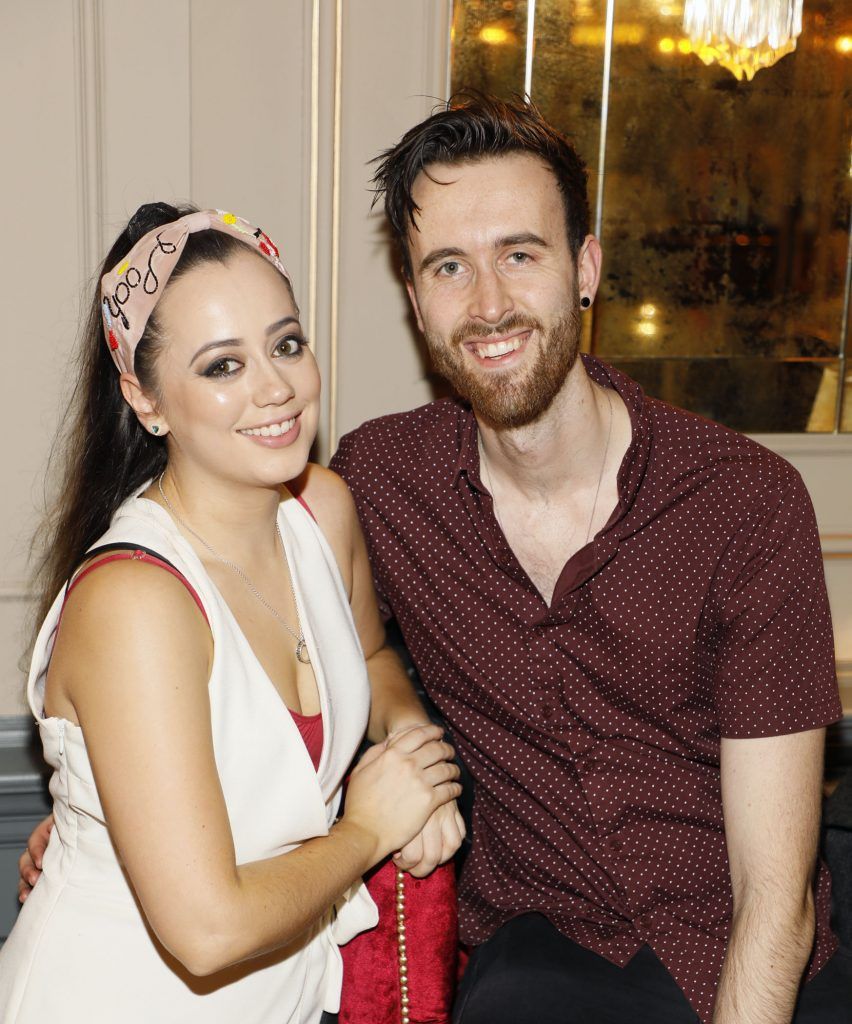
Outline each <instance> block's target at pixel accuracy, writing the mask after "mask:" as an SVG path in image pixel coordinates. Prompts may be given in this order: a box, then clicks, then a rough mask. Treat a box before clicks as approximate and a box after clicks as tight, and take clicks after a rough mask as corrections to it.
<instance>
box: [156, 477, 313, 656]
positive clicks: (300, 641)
mask: <svg viewBox="0 0 852 1024" xmlns="http://www.w3.org/2000/svg"><path fill="white" fill-rule="evenodd" d="M165 475H166V473H165V470H163V472H162V473H160V475H159V477H158V478H157V489H158V490H159V492H160V497H161V498H162V499H163V501H164V503H165V506H166V508H167V509H168V510H169V512H171V514H172V515H173V516H174V518H175V519H176V520H177V522H178V523H180V525H181V526H182V527H183V528H184V530H186V532H187V533H191V534H192V536H193V537H195V539H196V540H197V541H198V543H199V544H201V545H202V546H203V547H205V548H206V549H207V550H208V551H209V552H210V554H211V555H212V556H213V557H214V558H215V559H216V561H217V562H221V563H222V565H226V566H227V567H228V568H229V569H230V570H231V572H234V573H236V575H237V576H239V578H240V579H241V580H242V581H243V583H245V585H246V586H247V587H248V589H249V592H250V593H251V594H252V596H253V597H256V598H257V600H258V601H260V603H261V604H262V605H263V607H264V608H265V609H266V610H267V611H268V612H269V613H270V614H272V615H274V616H275V618H276V619H278V621H279V622H280V623H281V625H282V626H283V627H284V628H285V629H286V630H287V632H288V633H289V634H290V636H292V637H293V639H294V640H295V641H296V661H299V662H301V663H302V664H303V665H310V663H311V656H310V654H309V652H308V645H307V643H306V641H305V634H304V632H303V631H302V623H301V621H300V619H299V617H298V616H299V606H298V605H297V604H296V591H295V590H294V588H293V577H292V576H291V575H290V572H289V566H288V573H287V580H288V582H289V584H290V593H291V594H292V595H293V607H294V608H295V609H296V623H297V625H298V627H299V632H298V633H297V632H296V630H295V629H293V627H292V626H291V625H290V624H289V623H287V622H286V621H285V620H284V618H283V617H282V616H281V615H280V614H279V612H278V611H277V609H276V608H274V607H273V606H272V605H271V604H270V603H269V601H267V600H266V598H265V597H264V596H263V594H261V592H260V591H259V590H258V589H257V587H256V586H255V585H254V584H253V583H252V581H251V580H250V579H249V578H248V575H247V574H246V572H245V570H244V569H243V568H242V567H241V566H239V565H237V563H236V562H232V561H231V560H230V559H229V558H225V556H224V555H220V554H219V552H218V551H216V549H215V548H213V547H211V546H210V545H209V544H208V543H207V541H206V540H205V539H204V538H203V537H202V536H201V534H199V533H196V532H195V530H193V528H192V527H191V526H190V525H189V523H186V522H184V520H183V519H181V517H180V516H179V515H178V514H177V512H176V511H175V507H174V505H172V503H171V502H170V501H169V499H168V498H167V497H166V492H165V491H164V490H163V477H164V476H165ZM275 532H276V533H277V534H278V540H279V541H280V543H281V550H282V551H285V549H284V539H283V537H282V536H281V529H280V527H279V526H278V523H277V522H276V523H275ZM284 558H285V560H286V558H287V554H286V551H285V553H284Z"/></svg>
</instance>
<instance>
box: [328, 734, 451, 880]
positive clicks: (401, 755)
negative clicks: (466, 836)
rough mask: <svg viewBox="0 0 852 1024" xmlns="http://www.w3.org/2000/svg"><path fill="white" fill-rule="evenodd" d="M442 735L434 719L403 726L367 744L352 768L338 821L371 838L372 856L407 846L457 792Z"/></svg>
mask: <svg viewBox="0 0 852 1024" xmlns="http://www.w3.org/2000/svg"><path fill="white" fill-rule="evenodd" d="M442 735H443V732H442V730H441V728H440V727H439V726H437V725H421V726H417V727H416V728H411V729H406V730H405V731H404V732H400V733H397V734H396V735H394V736H392V737H389V738H388V739H387V740H385V741H384V742H383V743H377V744H376V745H375V746H374V747H371V748H370V750H369V751H367V753H366V754H365V755H364V757H363V758H362V759H361V761H360V762H359V763H358V765H357V766H356V767H355V769H354V770H353V772H352V775H351V777H350V779H349V787H348V789H347V793H346V810H345V813H344V815H343V819H342V823H346V824H347V825H349V826H350V827H351V826H355V827H357V828H359V829H360V830H362V831H363V832H365V833H367V834H368V835H369V836H370V837H371V838H372V842H373V844H374V852H375V862H378V861H379V860H381V859H382V858H384V857H385V856H387V855H388V854H389V853H392V852H393V851H395V850H401V849H403V848H404V847H405V846H407V844H408V843H410V842H411V840H412V839H413V838H414V837H415V836H416V835H417V834H418V833H420V832H421V831H422V829H423V827H424V826H425V825H426V822H427V821H429V820H430V819H431V818H432V817H433V815H434V814H435V812H436V811H437V810H438V809H439V808H440V807H443V806H444V805H446V804H450V803H452V802H453V801H454V800H455V799H456V798H457V797H458V796H459V795H460V793H461V785H460V784H459V783H458V782H457V781H456V780H457V779H458V777H459V769H458V767H457V766H456V765H455V764H453V763H452V757H453V748H452V747H451V746H450V745H449V744H448V743H444V742H443V741H442V739H441V737H442Z"/></svg>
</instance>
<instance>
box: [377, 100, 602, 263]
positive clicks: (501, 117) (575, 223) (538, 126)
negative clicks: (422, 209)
mask: <svg viewBox="0 0 852 1024" xmlns="http://www.w3.org/2000/svg"><path fill="white" fill-rule="evenodd" d="M508 153H531V154H533V155H534V156H538V157H540V158H541V159H542V160H543V161H544V162H545V163H546V164H548V165H549V166H550V168H551V170H552V171H553V173H554V175H555V176H556V181H557V183H558V185H559V190H560V191H561V193H562V201H563V203H564V205H565V223H566V227H567V231H568V244H569V246H570V248H571V254H572V255H573V256H574V257H575V259H576V257H577V254H578V253H579V251H580V248H581V246H582V244H583V240H584V239H585V237H586V235H587V234H588V233H589V199H588V195H587V192H586V177H587V175H586V165H585V164H584V163H583V160H582V159H581V158H580V156H579V155H578V153H577V151H576V150H575V149H574V147H573V146H572V145H571V143H570V142H569V141H568V140H567V139H566V138H565V137H564V136H563V135H560V133H559V132H557V131H556V129H555V128H553V127H551V125H549V124H548V123H547V121H545V120H544V118H543V117H542V116H541V114H540V113H539V112H538V111H537V110H536V108H535V107H534V106H533V105H532V104H531V103H527V102H525V101H523V100H517V101H513V102H504V101H503V100H499V99H497V98H496V97H495V96H489V95H486V94H484V93H480V92H476V91H472V90H471V91H468V90H466V91H464V92H459V93H456V94H455V95H454V96H451V97H450V99H449V100H448V101H447V103H446V106H444V107H442V108H441V109H440V110H438V111H437V112H436V113H434V114H433V115H432V116H431V117H428V118H426V120H425V121H421V122H420V124H417V125H415V126H414V127H413V128H411V129H410V130H409V131H407V132H406V133H405V135H403V137H402V138H401V139H400V140H399V142H398V143H397V144H396V145H395V146H392V147H391V148H390V149H386V150H385V151H384V152H383V153H380V154H379V156H378V157H376V162H378V167H377V168H376V172H375V174H374V176H373V184H374V185H375V197H374V199H373V204H374V205H375V203H376V202H378V200H379V198H380V197H381V196H382V195H384V197H385V212H386V214H387V217H388V220H389V221H390V226H391V230H392V231H393V234H394V237H395V239H396V242H397V244H398V245H399V249H400V254H401V256H402V269H403V273H404V274H405V276H406V278H409V279H410V278H411V257H410V254H409V251H408V232H409V231H410V230H411V229H412V228H416V227H417V224H416V222H415V219H414V215H415V213H417V212H418V211H419V207H418V206H417V204H416V203H415V202H414V199H413V198H412V195H411V190H412V188H413V186H414V181H415V179H416V178H417V175H418V174H420V172H421V171H423V170H425V169H426V168H428V166H429V165H430V164H433V163H446V164H458V163H471V162H476V161H478V160H486V159H489V158H491V157H499V156H505V155H506V154H508Z"/></svg>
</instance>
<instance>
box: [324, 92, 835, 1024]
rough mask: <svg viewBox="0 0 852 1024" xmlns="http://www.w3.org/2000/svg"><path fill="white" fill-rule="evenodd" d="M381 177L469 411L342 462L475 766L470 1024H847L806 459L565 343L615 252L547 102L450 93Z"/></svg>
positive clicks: (434, 690)
mask: <svg viewBox="0 0 852 1024" xmlns="http://www.w3.org/2000/svg"><path fill="white" fill-rule="evenodd" d="M376 182H377V185H378V188H379V191H380V193H384V198H385V204H386V210H387V213H388V217H389V220H390V223H391V226H392V228H393V231H394V233H395V235H396V238H397V240H398V242H399V244H400V247H401V252H402V257H403V271H404V276H405V281H406V286H407V289H408V294H409V296H410V298H411V302H412V305H413V308H414V312H415V315H416V318H417V322H418V325H419V327H420V329H421V330H422V331H423V333H424V336H425V338H426V341H427V343H428V347H429V351H430V353H431V356H432V359H433V360H434V364H435V366H436V368H437V369H438V370H439V371H440V372H441V373H442V374H443V375H444V376H445V377H446V378H447V379H448V380H449V382H450V383H451V384H452V385H453V387H454V389H455V390H456V392H457V393H458V394H459V396H461V400H443V401H439V402H435V403H432V404H430V405H427V406H425V407H423V408H421V409H417V410H414V411H413V412H408V413H403V414H401V415H396V416H389V417H384V418H382V419H379V420H375V421H372V422H370V423H367V424H365V425H364V426H363V427H361V428H360V429H359V430H356V431H354V432H353V433H352V434H349V435H347V436H346V437H345V438H344V439H343V440H342V442H341V445H340V449H339V451H338V453H337V455H336V456H335V459H334V461H333V466H334V468H335V469H337V471H338V472H339V473H341V475H342V476H343V477H344V478H345V479H346V481H347V482H348V483H349V485H350V487H351V489H352V491H353V493H354V495H355V499H356V503H357V505H358V510H359V514H360V517H361V521H362V524H363V527H364V530H365V533H366V536H367V541H368V546H369V549H370V555H371V559H372V562H373V567H374V575H375V580H376V584H377V589H378V592H379V595H380V599H381V600H382V602H383V605H384V611H385V613H386V614H387V615H388V616H389V617H390V616H393V617H395V618H396V619H397V621H398V623H399V626H400V627H401V630H402V633H403V635H404V637H405V641H406V644H407V646H408V648H409V650H410V652H411V655H412V658H413V660H414V662H415V664H416V666H417V668H418V670H419V672H420V674H421V677H422V679H423V682H424V685H425V686H426V689H427V690H428V692H429V693H430V695H431V696H432V698H433V699H434V701H435V702H436V704H437V705H438V707H439V709H440V710H441V712H442V713H443V714H444V716H445V717H446V720H447V722H448V724H449V726H450V728H451V730H452V733H453V739H454V743H455V744H456V747H457V750H458V751H459V753H460V754H461V757H462V759H463V760H464V762H465V764H466V765H467V767H468V768H469V770H470V772H471V773H472V775H473V777H474V779H475V784H476V798H475V804H474V817H473V845H472V851H471V854H470V856H469V858H468V860H467V863H466V865H465V869H464V874H463V877H462V882H461V887H460V913H461V922H462V937H463V939H464V940H465V941H467V942H468V943H470V944H472V945H473V946H475V947H476V948H475V950H474V952H473V955H472V959H471V963H470V966H469V967H468V970H467V973H466V976H465V979H464V982H463V985H462V991H461V993H460V997H459V1000H458V1004H457V1008H456V1020H457V1021H458V1022H461V1024H480V1022H482V1024H486V1022H487V1024H501V1022H506V1024H509V1022H511V1024H523V1022H526V1021H535V1022H537V1024H550V1022H553V1024H556V1022H559V1024H562V1022H566V1021H575V1020H576V1021H594V1022H596V1024H597V1022H602V1021H619V1022H620V1021H624V1022H628V1021H629V1022H637V1021H642V1022H644V1021H649V1022H651V1021H653V1022H654V1024H659V1022H680V1021H696V1020H701V1021H702V1022H705V1024H709V1022H710V1021H713V1022H714V1024H757V1022H760V1024H788V1022H790V1021H791V1020H793V1019H794V1020H795V1021H796V1022H797V1024H804V1022H806V1021H807V1022H810V1021H832V1022H835V1024H836V1022H840V1021H841V1020H849V1019H852V1017H850V1013H852V1009H850V1006H852V1000H850V999H849V998H848V994H847V995H846V996H844V995H843V994H842V993H843V991H844V987H845V986H849V985H850V984H852V983H850V981H849V973H848V963H846V965H845V966H844V962H843V961H841V959H840V955H839V954H838V955H836V956H835V955H834V953H835V949H836V940H835V939H834V937H833V935H832V934H831V932H830V929H829V925H828V916H829V879H828V877H827V873H826V871H825V868H824V866H817V862H816V845H817V834H818V823H819V811H820V789H821V774H822V748H823V729H824V726H825V725H826V724H827V723H829V722H832V721H834V720H836V719H837V718H838V717H839V716H840V714H841V709H840V705H839V700H838V696H837V687H836V681H835V675H834V665H833V654H832V634H831V625H830V618H829V610H828V603H827V598H826V593H825V586H824V581H823V574H822V562H821V555H820V549H819V543H818V538H817V531H816V525H815V522H814V517H813V512H812V509H811V505H810V502H809V500H808V497H807V494H806V492H805V490H804V487H803V485H802V482H801V480H800V478H799V476H798V474H797V473H796V472H795V471H794V470H793V469H792V468H791V467H790V466H789V465H788V464H786V463H785V462H784V461H783V460H782V459H780V458H778V457H776V456H775V455H773V454H772V453H770V452H768V451H767V450H765V449H763V448H761V447H759V446H758V445H757V444H755V443H753V442H751V441H750V440H748V439H746V438H744V437H742V436H740V435H737V434H735V433H733V432H731V431H728V430H726V429H724V428H722V427H720V426H717V425H715V424H712V423H709V422H707V421H705V420H703V419H700V418H699V417H696V416H693V415H691V414H688V413H685V412H682V411H680V410H677V409H673V408H671V407H669V406H666V405H664V404H663V403H660V402H657V401H654V400H652V399H650V398H648V397H646V396H644V395H643V393H642V391H641V389H640V388H639V387H638V386H637V385H636V384H635V383H634V382H633V381H631V380H629V379H628V378H627V377H625V376H624V375H622V374H620V373H618V372H616V371H615V370H613V369H611V368H609V367H607V366H605V365H604V364H602V363H600V362H599V361H597V360H595V359H592V358H588V357H586V358H583V359H580V358H578V347H579V338H580V317H581V315H582V313H581V311H582V310H583V309H585V308H588V306H589V305H590V304H591V303H592V301H593V300H594V298H595V294H596V291H597V288H598V283H599V278H600V267H601V250H600V245H599V243H598V241H597V239H595V238H594V237H593V236H592V235H591V234H590V233H589V214H588V202H587V197H586V176H585V170H584V168H583V165H582V163H581V161H580V160H579V158H578V157H577V155H576V154H575V153H574V151H573V150H572V148H571V147H570V145H569V144H568V143H567V142H566V141H565V140H564V139H563V138H562V137H560V136H559V135H558V133H556V132H555V131H554V130H553V129H552V128H551V127H550V126H549V125H547V124H546V123H545V122H544V121H543V120H542V119H541V118H540V117H539V116H538V115H537V113H536V112H535V111H534V110H532V109H531V108H529V107H527V106H524V105H518V104H516V105H506V104H503V103H500V102H498V101H496V100H492V99H488V98H483V97H473V98H467V99H463V100H462V102H461V103H460V104H459V105H457V106H454V105H452V104H451V105H449V106H448V108H447V109H446V110H442V111H441V112H439V113H437V114H435V115H434V116H432V117H430V118H429V119H427V120H426V121H424V122H423V123H422V124H419V125H417V126H416V127H414V128H413V129H411V131H409V132H408V133H407V134H406V135H405V136H404V137H403V139H402V140H401V141H400V143H399V144H398V145H397V146H395V147H393V148H392V149H390V150H388V151H387V152H386V153H384V154H383V157H382V162H381V163H380V165H379V168H378V172H377V175H376ZM844 971H845V972H846V973H845V974H844ZM803 978H805V979H810V978H813V979H814V980H813V981H809V982H808V983H807V984H805V985H804V988H803V989H802V990H801V995H800V994H799V993H800V985H801V982H802V979H803ZM849 991H850V989H849V988H846V992H847V993H848V992H849ZM797 1000H798V1009H794V1008H795V1007H796V1005H797ZM794 1013H795V1017H794Z"/></svg>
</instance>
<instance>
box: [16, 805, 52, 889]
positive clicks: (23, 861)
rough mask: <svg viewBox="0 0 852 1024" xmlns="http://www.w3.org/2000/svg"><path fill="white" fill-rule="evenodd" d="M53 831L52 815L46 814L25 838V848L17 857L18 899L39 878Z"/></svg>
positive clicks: (31, 887)
mask: <svg viewBox="0 0 852 1024" xmlns="http://www.w3.org/2000/svg"><path fill="white" fill-rule="evenodd" d="M52 831H53V815H52V814H48V816H47V817H46V818H45V819H44V821H40V822H39V823H38V825H36V827H35V828H34V829H33V833H32V835H31V836H30V838H29V839H28V840H27V848H26V850H24V852H23V853H22V854H21V856H20V857H19V858H18V872H19V875H20V877H19V878H18V901H19V902H20V903H23V902H24V900H25V899H26V898H27V896H29V894H30V893H31V892H32V891H33V887H34V886H35V884H36V882H37V881H38V880H39V878H41V863H42V858H43V857H44V851H45V850H46V849H47V844H48V841H49V839H50V833H51V832H52Z"/></svg>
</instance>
